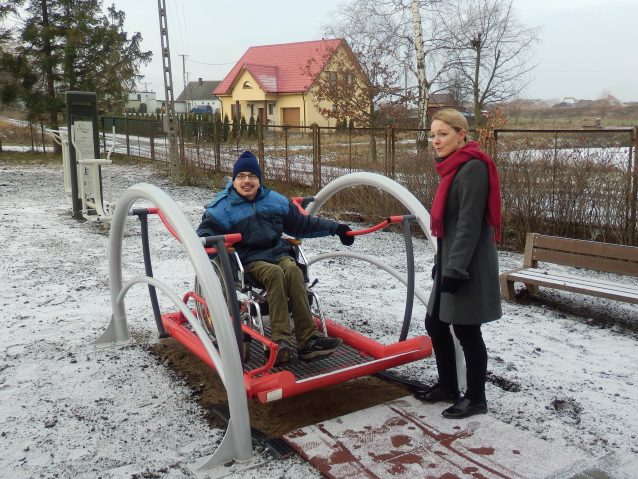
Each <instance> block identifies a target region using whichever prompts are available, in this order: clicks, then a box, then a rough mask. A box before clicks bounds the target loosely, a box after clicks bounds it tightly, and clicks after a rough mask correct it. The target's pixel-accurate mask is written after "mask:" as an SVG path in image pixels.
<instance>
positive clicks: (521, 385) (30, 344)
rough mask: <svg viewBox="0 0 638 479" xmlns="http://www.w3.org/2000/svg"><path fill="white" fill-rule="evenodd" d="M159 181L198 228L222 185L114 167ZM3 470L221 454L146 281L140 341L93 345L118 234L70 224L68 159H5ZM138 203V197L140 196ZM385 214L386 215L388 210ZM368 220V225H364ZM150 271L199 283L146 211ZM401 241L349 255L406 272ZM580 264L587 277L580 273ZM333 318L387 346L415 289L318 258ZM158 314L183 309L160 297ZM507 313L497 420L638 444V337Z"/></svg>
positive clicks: (422, 250) (525, 312) (313, 243)
mask: <svg viewBox="0 0 638 479" xmlns="http://www.w3.org/2000/svg"><path fill="white" fill-rule="evenodd" d="M139 182H145V183H151V184H155V185H157V186H158V187H160V188H162V189H163V190H164V191H166V192H167V194H168V195H170V196H171V197H172V198H173V199H175V201H176V202H177V203H178V205H179V206H180V207H181V208H182V210H183V211H184V214H185V215H186V217H187V218H188V219H189V220H190V222H191V224H192V225H193V227H196V226H197V225H198V224H199V221H200V218H201V215H202V213H203V209H204V205H206V204H207V203H208V202H209V201H210V198H211V197H212V195H213V192H212V191H210V190H208V189H205V188H196V187H178V186H175V185H173V184H171V183H170V181H169V180H168V179H167V178H165V177H162V176H159V175H157V174H156V172H155V170H153V169H150V168H147V167H140V166H136V165H114V166H113V190H114V197H115V198H117V197H119V196H120V195H121V194H122V192H123V191H124V189H125V188H127V187H128V186H130V185H133V184H135V183H139ZM0 183H1V184H2V187H1V188H0V237H1V238H2V245H3V248H2V250H0V258H1V262H0V276H1V280H2V284H3V288H2V289H1V290H0V312H2V316H3V318H4V322H5V328H4V335H3V344H2V346H0V406H1V407H0V470H1V471H11V472H10V473H9V472H3V473H2V474H10V475H9V476H5V477H11V478H15V479H22V478H31V477H51V476H53V475H54V474H57V476H58V477H69V478H70V477H73V478H95V477H98V476H101V477H102V478H104V479H106V478H114V477H127V478H129V477H131V475H132V474H142V473H143V472H144V471H146V470H148V471H151V472H153V471H154V472H155V473H157V471H161V477H165V478H185V477H189V472H188V471H187V470H186V468H185V463H186V462H188V461H189V460H190V459H191V458H192V456H193V455H197V456H204V455H207V454H210V453H212V452H213V451H214V450H215V448H216V446H217V444H218V442H219V441H220V439H221V437H222V431H220V430H216V429H213V430H211V429H210V428H209V427H208V424H207V422H206V420H205V419H204V418H203V410H202V409H201V408H199V407H198V406H197V404H196V403H195V402H194V400H193V399H192V397H191V391H190V389H189V388H188V387H186V385H185V384H184V382H183V380H182V379H180V378H178V377H175V376H174V375H173V374H172V372H171V370H169V369H168V368H166V367H165V366H164V365H162V364H157V362H156V361H155V360H154V358H153V357H151V356H150V355H149V354H148V353H147V352H146V350H145V349H144V348H143V347H141V346H140V344H139V343H140V342H141V343H144V342H154V341H157V340H156V339H154V338H156V336H157V334H156V330H155V324H154V320H153V315H152V310H151V305H150V301H149V299H148V290H147V287H146V286H145V285H136V286H134V287H133V288H132V289H131V291H130V292H129V293H128V294H127V297H126V301H125V305H126V311H127V316H128V319H129V325H130V326H131V329H132V332H133V334H134V337H135V338H136V339H137V341H136V342H134V343H133V344H131V345H129V346H127V347H124V348H117V349H101V350H93V349H90V348H89V347H88V346H87V345H88V343H89V342H90V341H92V340H94V339H96V338H97V337H98V336H99V335H100V334H101V333H102V332H103V331H104V329H105V328H106V326H107V325H108V322H109V320H110V316H111V312H110V310H111V304H110V292H109V285H108V279H109V278H108V258H107V250H108V240H109V238H108V230H105V229H104V228H102V227H100V226H97V225H94V224H89V223H84V222H79V221H76V220H73V219H72V218H71V216H70V213H69V209H68V205H67V204H66V200H65V198H64V188H63V178H62V169H61V167H60V166H59V165H56V166H37V167H26V166H4V167H3V168H2V169H0ZM142 204H143V203H142V202H138V203H136V205H135V206H141V205H142ZM391 213H392V212H384V213H383V214H391ZM355 228H359V226H355ZM149 229H150V231H149V234H150V238H151V255H152V257H153V270H154V275H155V276H156V277H158V279H161V280H162V281H163V282H165V283H166V284H168V285H169V286H170V287H171V288H173V289H174V290H175V291H176V292H177V293H178V294H179V295H181V294H183V293H184V292H186V291H188V290H192V288H193V279H194V273H193V268H192V266H191V265H190V263H189V260H188V257H187V255H186V253H185V252H184V251H183V249H182V247H181V245H180V244H179V243H177V242H176V241H175V240H174V239H173V238H172V236H170V235H169V233H168V232H167V231H166V229H165V227H164V225H163V224H162V223H161V221H159V219H157V218H154V217H152V218H150V219H149ZM139 231H140V230H139V224H138V221H137V220H135V219H133V218H131V219H130V220H129V221H128V223H127V227H126V230H125V237H124V239H123V258H124V266H123V275H124V279H125V280H127V279H130V278H132V277H133V276H136V275H140V274H144V265H143V259H142V253H141V239H140V234H139ZM402 245H403V239H402V236H401V235H399V234H395V233H391V232H384V231H379V232H376V233H373V234H370V235H366V236H363V237H361V236H359V237H357V239H356V241H355V244H354V246H352V250H353V251H357V252H360V253H364V254H369V255H374V256H377V257H380V258H382V259H383V260H384V261H385V262H386V263H387V264H388V265H390V266H392V267H393V268H396V269H398V270H399V271H402V272H405V264H404V263H405V252H404V248H403V246H402ZM414 245H415V258H416V262H417V264H416V266H417V285H418V286H419V287H420V288H421V289H422V290H424V291H429V290H430V288H431V284H432V280H431V278H430V269H431V266H432V256H433V255H432V252H431V250H430V249H429V246H428V244H427V242H426V241H425V240H421V239H415V240H414ZM304 247H305V251H306V254H307V256H310V257H311V256H315V255H318V254H321V253H324V252H329V251H334V250H340V249H345V248H346V247H344V246H342V245H341V244H340V243H339V241H338V239H337V238H336V237H334V238H330V237H329V238H319V239H312V240H306V241H305V242H304ZM499 258H500V268H501V271H506V270H509V269H513V268H516V267H520V266H521V265H522V255H520V254H515V253H508V252H500V253H499ZM579 274H590V273H588V272H585V271H580V273H579ZM310 275H311V280H312V279H314V278H315V277H317V278H319V283H318V284H317V285H316V286H315V288H314V289H315V291H316V292H317V293H318V294H319V295H320V298H321V300H322V305H323V307H324V308H325V310H326V315H327V317H329V318H331V319H334V320H336V321H338V322H340V323H341V324H343V325H344V326H347V327H350V328H353V329H355V330H357V331H359V332H361V333H363V334H366V335H368V336H370V337H372V338H373V339H375V340H378V341H381V342H384V343H390V342H395V341H396V340H397V339H398V336H399V333H400V330H401V323H402V320H403V307H404V304H405V294H406V292H405V287H404V286H403V285H401V284H399V283H398V282H397V281H396V280H395V279H394V278H392V277H390V275H388V274H386V273H384V272H382V271H379V270H378V269H377V268H375V267H373V266H371V265H369V264H367V263H363V262H361V261H358V260H350V259H343V258H339V259H334V260H326V261H323V262H320V263H317V264H315V265H313V266H312V267H311V269H310ZM552 295H553V296H552V297H553V298H554V299H555V300H556V301H559V302H565V303H572V304H579V305H582V306H583V307H584V308H586V310H587V309H588V310H590V311H603V312H604V314H608V315H611V316H617V317H622V318H623V319H624V320H626V321H633V322H635V321H638V308H637V307H636V306H635V305H630V304H624V303H618V302H614V301H611V300H605V299H600V298H593V297H588V296H582V295H576V294H571V293H567V292H556V293H554V292H553V293H552ZM159 300H160V307H161V309H162V311H173V310H175V307H174V306H173V305H172V304H171V303H170V302H169V301H168V300H167V299H166V298H165V296H164V295H161V294H160V295H159ZM503 312H504V315H503V318H502V319H501V320H499V321H495V322H492V323H488V324H486V325H485V326H484V328H483V330H484V337H485V341H486V344H487V347H488V353H489V366H488V369H489V370H490V371H491V372H492V374H493V375H494V376H498V377H500V378H503V379H504V380H507V381H509V382H511V383H515V384H517V385H518V389H519V390H518V392H513V391H506V390H505V389H502V388H500V387H498V386H496V385H494V384H491V383H490V384H488V402H489V407H490V413H489V414H490V415H491V416H493V417H495V418H497V419H499V420H501V421H504V422H506V423H509V424H512V425H513V426H514V427H516V428H520V429H522V430H525V431H529V433H531V434H533V435H534V436H536V437H538V438H541V439H543V440H546V441H548V442H551V443H552V444H553V445H555V447H557V448H565V449H574V450H577V451H579V452H580V453H581V454H582V453H585V454H587V455H589V456H590V457H600V456H602V455H604V454H606V453H610V452H616V451H618V452H627V453H631V452H634V453H636V452H638V440H637V439H636V436H637V435H638V413H637V412H636V407H635V402H636V397H638V394H637V393H638V342H636V340H635V339H634V338H632V337H631V336H628V335H624V334H621V332H620V331H617V330H616V329H615V328H611V329H608V328H600V327H595V326H591V325H589V324H587V323H586V322H585V321H583V319H586V318H582V317H580V316H576V315H574V314H571V313H565V312H563V311H562V310H554V309H551V308H548V307H546V306H544V305H542V304H531V305H524V304H516V303H510V302H503ZM424 315H425V307H424V306H423V305H422V304H420V303H419V302H418V300H415V307H414V316H413V320H412V326H411V329H410V336H416V335H420V334H424V333H425V331H424V325H423V317H424ZM396 372H397V373H399V374H402V375H406V376H409V377H411V378H413V379H417V380H420V381H422V382H425V383H430V382H433V381H434V380H435V378H436V368H435V365H434V359H433V358H428V359H425V360H422V361H419V362H416V363H411V364H408V365H404V366H402V367H400V368H396ZM284 474H285V475H286V477H309V478H310V477H316V478H319V477H321V475H320V473H319V471H317V470H316V469H314V468H313V467H312V466H310V465H309V464H307V463H305V462H303V461H302V460H301V459H298V458H297V459H294V460H288V461H283V462H280V461H275V460H271V459H268V458H267V459H266V465H265V466H263V467H261V468H258V469H254V470H251V471H249V472H246V473H245V474H236V475H235V476H233V477H240V478H243V477H246V478H249V477H254V478H271V477H273V478H277V477H281V476H283V475H284Z"/></svg>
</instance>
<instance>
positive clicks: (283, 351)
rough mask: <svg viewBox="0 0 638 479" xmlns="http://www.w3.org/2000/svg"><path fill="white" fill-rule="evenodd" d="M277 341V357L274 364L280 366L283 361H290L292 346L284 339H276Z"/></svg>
mask: <svg viewBox="0 0 638 479" xmlns="http://www.w3.org/2000/svg"><path fill="white" fill-rule="evenodd" d="M276 343H277V359H275V366H280V365H281V364H283V363H289V362H290V361H292V354H293V351H294V349H293V347H292V345H291V344H290V343H289V342H288V341H286V340H285V339H280V340H279V341H276Z"/></svg>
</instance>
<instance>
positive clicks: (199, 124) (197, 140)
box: [195, 120, 201, 161]
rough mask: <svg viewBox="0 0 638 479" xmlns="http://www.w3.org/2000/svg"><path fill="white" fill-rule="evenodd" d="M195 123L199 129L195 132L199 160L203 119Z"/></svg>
mask: <svg viewBox="0 0 638 479" xmlns="http://www.w3.org/2000/svg"><path fill="white" fill-rule="evenodd" d="M195 124H196V125H197V131H196V132H195V135H196V140H195V144H196V145H197V160H198V161H199V135H200V128H201V121H200V120H197V121H196V122H195Z"/></svg>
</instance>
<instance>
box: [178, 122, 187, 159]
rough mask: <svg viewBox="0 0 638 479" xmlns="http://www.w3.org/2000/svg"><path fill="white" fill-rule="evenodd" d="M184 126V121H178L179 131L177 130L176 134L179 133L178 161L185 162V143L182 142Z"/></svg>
mask: <svg viewBox="0 0 638 479" xmlns="http://www.w3.org/2000/svg"><path fill="white" fill-rule="evenodd" d="M184 126H185V123H184V122H183V121H181V120H180V121H179V131H178V135H179V147H180V153H181V154H180V158H179V161H180V163H185V162H186V145H185V143H184Z"/></svg>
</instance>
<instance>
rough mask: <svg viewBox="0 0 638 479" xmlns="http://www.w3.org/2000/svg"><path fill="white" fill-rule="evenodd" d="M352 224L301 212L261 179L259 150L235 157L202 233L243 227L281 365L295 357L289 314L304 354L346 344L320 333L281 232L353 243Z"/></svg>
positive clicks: (246, 258)
mask: <svg viewBox="0 0 638 479" xmlns="http://www.w3.org/2000/svg"><path fill="white" fill-rule="evenodd" d="M348 231H350V227H349V226H347V225H344V224H339V223H336V222H334V221H331V220H328V219H323V218H317V217H314V216H308V215H304V214H302V213H301V212H300V211H299V209H298V208H297V206H296V205H294V204H293V203H292V201H290V200H289V199H288V198H286V197H285V196H282V195H280V194H279V193H277V192H275V191H273V190H271V189H269V188H267V187H265V186H263V185H262V184H261V168H260V167H259V163H258V161H257V158H256V157H255V155H253V154H252V153H251V152H250V151H245V152H244V153H242V155H241V156H240V157H239V159H238V160H237V161H236V162H235V166H234V168H233V181H232V183H228V185H227V186H226V188H225V189H224V190H222V191H221V192H219V193H217V194H216V195H215V199H214V200H213V201H212V202H211V203H210V204H208V205H207V206H206V211H205V212H204V215H203V216H202V222H201V224H200V225H199V227H198V229H197V234H198V235H199V236H216V235H227V234H233V233H241V235H242V240H241V241H240V242H239V243H235V245H234V246H235V248H236V251H237V253H238V255H239V258H240V260H241V262H242V264H243V265H244V269H245V271H247V272H249V273H250V274H251V275H252V276H253V277H254V278H255V280H257V281H258V282H260V283H261V284H263V285H264V287H265V288H266V294H267V296H268V305H269V315H270V328H271V332H272V338H271V339H272V341H274V342H275V343H277V346H278V349H277V358H276V362H275V364H276V365H279V364H282V363H286V362H289V361H291V360H292V359H293V353H294V351H293V346H292V335H291V331H290V321H289V314H290V312H292V318H293V321H294V325H295V336H296V339H297V348H298V350H297V352H298V356H299V358H300V359H303V360H308V359H312V358H314V357H317V356H327V355H329V354H332V353H333V352H334V351H336V350H337V349H338V348H339V347H340V346H341V344H342V342H343V341H342V340H341V339H338V338H328V337H321V336H320V335H319V333H318V331H317V325H316V323H315V320H314V319H313V317H312V314H311V312H310V305H309V303H308V295H307V291H306V285H305V282H304V275H303V273H302V271H301V269H300V268H299V267H298V266H297V264H296V262H295V260H294V252H293V248H292V246H291V245H290V243H288V242H287V241H286V240H284V239H283V238H282V237H281V236H282V233H286V234H287V235H290V236H294V237H302V238H316V237H321V236H328V235H335V234H336V235H337V236H339V238H340V240H341V243H343V244H344V245H347V246H350V245H352V244H353V243H354V236H348V235H347V234H346V233H347V232H348Z"/></svg>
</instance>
